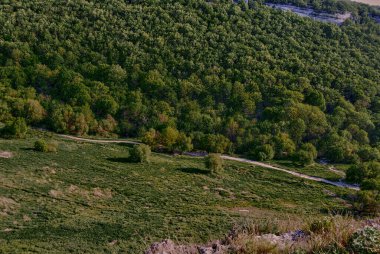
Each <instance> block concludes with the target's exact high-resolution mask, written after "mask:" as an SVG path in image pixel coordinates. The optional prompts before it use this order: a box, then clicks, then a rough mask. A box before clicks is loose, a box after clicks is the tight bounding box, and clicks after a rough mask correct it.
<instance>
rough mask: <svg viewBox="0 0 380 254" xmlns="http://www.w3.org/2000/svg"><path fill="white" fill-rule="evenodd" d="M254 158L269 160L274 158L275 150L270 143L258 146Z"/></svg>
mask: <svg viewBox="0 0 380 254" xmlns="http://www.w3.org/2000/svg"><path fill="white" fill-rule="evenodd" d="M255 153H256V155H255V158H256V159H257V160H259V161H266V160H271V159H273V158H274V155H275V152H274V149H273V146H272V145H269V144H266V145H262V146H259V147H258V148H257V149H256V151H255Z"/></svg>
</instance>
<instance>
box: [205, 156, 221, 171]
mask: <svg viewBox="0 0 380 254" xmlns="http://www.w3.org/2000/svg"><path fill="white" fill-rule="evenodd" d="M205 166H206V168H207V169H208V170H210V173H211V174H214V175H217V174H219V173H221V171H222V170H223V159H222V157H221V156H220V154H210V155H209V156H207V157H206V159H205Z"/></svg>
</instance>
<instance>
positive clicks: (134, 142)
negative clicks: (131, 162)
mask: <svg viewBox="0 0 380 254" xmlns="http://www.w3.org/2000/svg"><path fill="white" fill-rule="evenodd" d="M58 136H59V137H61V138H66V139H71V140H75V141H83V142H89V143H98V144H111V143H114V144H115V143H116V144H132V145H137V144H141V143H140V142H136V141H130V140H123V139H89V138H80V137H75V136H70V135H58Z"/></svg>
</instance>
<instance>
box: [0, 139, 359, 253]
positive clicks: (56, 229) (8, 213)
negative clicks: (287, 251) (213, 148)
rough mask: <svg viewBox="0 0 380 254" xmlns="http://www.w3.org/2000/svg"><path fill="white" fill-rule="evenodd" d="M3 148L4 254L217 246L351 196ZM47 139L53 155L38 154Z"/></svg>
mask: <svg viewBox="0 0 380 254" xmlns="http://www.w3.org/2000/svg"><path fill="white" fill-rule="evenodd" d="M31 136H33V138H27V139H0V151H8V152H9V153H12V154H13V157H10V158H0V200H4V202H3V203H4V205H2V203H1V202H0V217H1V219H0V252H4V253H12V252H28V251H29V252H32V251H35V252H43V253H54V252H56V253H67V252H74V253H80V252H93V253H109V252H127V253H141V252H143V250H145V249H146V248H147V247H148V246H149V244H151V243H153V242H156V241H161V240H162V239H166V238H171V239H175V240H176V241H177V242H181V243H206V242H209V241H212V240H215V239H220V238H222V236H223V235H224V234H225V233H226V232H228V231H229V230H230V229H231V227H232V226H233V225H234V224H236V223H237V222H238V221H240V220H241V219H242V218H248V219H249V218H251V219H263V218H267V217H268V216H270V217H271V218H272V219H273V220H280V219H281V220H282V219H286V218H291V220H292V223H293V225H300V223H301V222H302V221H303V220H304V219H306V218H308V217H314V218H319V217H323V216H325V215H326V214H327V213H328V212H337V213H345V212H347V211H350V210H351V204H350V199H349V198H350V197H351V196H352V195H353V194H354V191H351V190H349V189H344V188H338V187H334V186H330V185H324V184H321V183H317V182H312V181H308V180H304V179H299V178H295V177H293V176H291V175H288V174H285V173H282V172H277V171H272V170H270V169H264V168H260V167H254V166H251V165H247V164H242V163H238V162H231V161H225V162H224V169H223V173H222V177H214V176H213V175H212V174H210V173H209V169H207V168H206V167H205V165H204V160H203V159H198V158H192V157H186V156H169V155H166V154H156V153H152V155H151V157H150V163H132V162H130V161H129V160H128V156H126V154H129V153H130V152H132V151H133V150H134V149H135V148H133V147H129V146H126V145H125V144H120V145H117V144H107V145H102V144H89V143H80V142H79V143H77V142H74V141H65V140H60V139H56V138H54V136H53V137H52V136H50V134H44V133H33V135H31ZM40 139H41V140H49V142H50V140H53V141H55V142H57V144H58V152H57V153H41V152H37V151H35V150H34V143H35V142H36V141H38V140H40Z"/></svg>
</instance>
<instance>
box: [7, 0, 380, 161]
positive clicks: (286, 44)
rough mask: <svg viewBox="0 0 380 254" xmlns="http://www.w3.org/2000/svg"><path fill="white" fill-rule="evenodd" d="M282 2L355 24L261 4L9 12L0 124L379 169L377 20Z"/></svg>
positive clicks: (358, 11)
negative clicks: (306, 148)
mask: <svg viewBox="0 0 380 254" xmlns="http://www.w3.org/2000/svg"><path fill="white" fill-rule="evenodd" d="M276 1H280V2H292V3H294V4H297V5H301V6H304V5H310V6H312V7H313V8H315V9H316V10H327V11H329V12H344V11H346V10H347V11H351V12H352V13H353V20H352V21H348V22H346V23H345V24H344V25H343V26H340V27H338V26H336V25H333V24H326V23H320V22H315V21H313V20H311V19H305V18H302V17H298V16H296V15H293V14H291V13H288V12H281V11H279V10H274V9H272V8H269V7H266V6H264V5H262V4H261V3H260V1H249V3H248V5H247V4H246V3H245V2H244V1H241V3H239V4H233V3H232V1H219V0H217V1H212V4H210V2H209V1H204V0H194V1H173V0H168V1H117V0H110V1H107V2H104V1H103V2H101V1H92V0H90V1H81V0H80V1H70V2H64V1H63V2H62V1H61V2H58V3H57V2H56V1H52V0H47V1H43V3H42V2H41V1H37V0H28V1H26V0H21V1H17V3H16V2H15V1H6V2H5V3H4V4H3V5H1V6H0V23H1V24H3V25H2V26H0V121H1V122H4V123H5V122H8V121H13V120H14V119H15V118H17V117H20V118H24V119H25V120H26V122H27V123H28V124H30V125H33V126H39V127H48V128H50V129H51V130H54V131H56V132H60V133H70V134H75V135H85V134H97V135H102V136H110V135H115V134H120V135H123V136H128V137H131V136H133V137H137V136H141V135H143V134H144V133H145V132H146V131H147V130H150V129H154V130H156V131H157V132H158V133H160V135H158V136H159V137H160V138H161V140H160V141H159V140H158V139H157V140H155V141H154V142H153V143H151V145H152V147H153V148H154V147H155V146H157V145H159V144H161V145H164V146H165V148H166V149H168V150H170V151H174V150H178V151H179V152H181V151H186V150H191V144H190V143H193V144H194V148H195V149H200V150H206V151H209V152H215V153H231V152H233V151H237V152H239V153H246V154H249V155H254V156H255V157H256V158H259V159H261V160H267V159H270V158H272V157H273V156H274V157H275V158H277V159H289V158H293V156H294V153H295V150H296V148H299V147H300V146H301V145H302V144H303V143H308V142H311V143H313V144H315V145H316V148H317V149H318V154H319V155H320V156H323V157H327V158H328V159H329V160H330V161H333V162H352V161H356V160H358V158H359V157H360V159H361V160H363V161H370V160H377V159H378V158H379V153H378V151H377V148H374V147H375V146H376V143H377V142H378V141H380V131H379V129H380V116H379V113H380V106H379V105H380V99H379V94H378V91H379V90H380V88H379V84H380V82H379V79H380V77H379V75H378V69H379V68H378V66H379V64H380V54H379V52H380V40H379V34H380V28H379V27H380V26H379V25H376V24H374V22H373V21H371V18H370V16H371V15H374V14H376V13H378V11H377V10H376V9H374V8H371V7H366V6H363V5H358V4H354V3H348V2H341V1H338V2H336V1H330V0H327V1H323V2H320V1H317V0H310V1H299V0H276ZM15 17H17V18H15ZM185 136H186V137H185ZM190 136H191V137H192V140H191V141H192V142H190V139H189V137H190ZM262 136H265V137H266V140H265V142H263V140H262V139H261V137H262ZM269 146H271V147H272V148H269ZM295 146H296V147H295ZM271 150H273V151H274V152H272V151H271ZM298 150H299V149H298ZM300 154H303V157H309V158H311V157H310V156H308V155H307V154H306V153H305V152H302V151H300ZM358 156H359V157H358ZM306 161H311V160H310V159H307V158H306Z"/></svg>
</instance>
